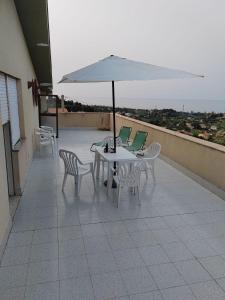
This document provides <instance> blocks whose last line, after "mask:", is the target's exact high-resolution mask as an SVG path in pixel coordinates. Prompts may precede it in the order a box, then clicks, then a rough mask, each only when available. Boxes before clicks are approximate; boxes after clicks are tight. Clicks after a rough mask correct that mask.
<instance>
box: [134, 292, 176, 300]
mask: <svg viewBox="0 0 225 300" xmlns="http://www.w3.org/2000/svg"><path fill="white" fill-rule="evenodd" d="M130 300H163V298H162V296H161V294H160V292H159V291H153V292H148V293H142V294H136V295H130ZM179 300H180V299H179Z"/></svg>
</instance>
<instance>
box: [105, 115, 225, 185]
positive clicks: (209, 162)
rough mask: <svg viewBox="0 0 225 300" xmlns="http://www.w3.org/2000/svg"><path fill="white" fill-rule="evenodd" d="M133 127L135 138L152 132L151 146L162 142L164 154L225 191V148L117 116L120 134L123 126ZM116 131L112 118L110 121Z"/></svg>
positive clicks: (150, 137) (149, 141)
mask: <svg viewBox="0 0 225 300" xmlns="http://www.w3.org/2000/svg"><path fill="white" fill-rule="evenodd" d="M123 125H124V126H130V127H132V134H131V138H133V137H134V135H135V132H136V131H137V130H144V131H148V133H149V135H148V139H147V145H148V144H150V143H152V142H159V143H160V144H161V145H162V154H163V155H165V156H166V157H168V158H169V159H171V160H173V161H175V162H176V163H178V164H179V165H181V166H183V167H184V168H186V169H188V170H190V171H191V172H193V173H194V174H196V175H198V176H200V177H202V178H203V179H205V180H207V181H209V182H210V183H212V184H214V185H215V186H217V187H218V188H221V189H223V190H225V147H224V146H221V145H217V144H215V143H211V142H207V141H204V140H200V139H198V138H194V137H190V136H187V135H185V134H182V133H179V132H175V131H172V130H169V129H164V128H162V127H159V126H155V125H151V124H148V123H145V122H141V121H138V120H135V119H132V118H128V117H124V116H121V115H116V127H117V131H118V130H119V129H120V127H121V126H123ZM110 126H111V128H112V115H111V117H110Z"/></svg>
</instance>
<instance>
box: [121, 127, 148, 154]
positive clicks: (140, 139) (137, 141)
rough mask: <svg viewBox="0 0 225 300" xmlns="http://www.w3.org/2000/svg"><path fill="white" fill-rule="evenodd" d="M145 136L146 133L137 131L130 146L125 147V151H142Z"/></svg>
mask: <svg viewBox="0 0 225 300" xmlns="http://www.w3.org/2000/svg"><path fill="white" fill-rule="evenodd" d="M147 136H148V132H146V131H141V130H138V131H137V132H136V134H135V137H134V140H133V142H132V144H131V145H129V146H127V147H126V149H127V150H129V151H133V152H136V151H140V150H143V148H144V145H145V143H146V140H147Z"/></svg>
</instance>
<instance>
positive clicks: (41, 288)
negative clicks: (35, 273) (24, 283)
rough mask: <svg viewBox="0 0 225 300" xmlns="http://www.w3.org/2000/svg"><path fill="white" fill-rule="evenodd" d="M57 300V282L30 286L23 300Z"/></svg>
mask: <svg viewBox="0 0 225 300" xmlns="http://www.w3.org/2000/svg"><path fill="white" fill-rule="evenodd" d="M44 299H46V300H59V281H55V282H47V283H41V284H36V285H30V286H28V287H27V289H26V295H25V300H44Z"/></svg>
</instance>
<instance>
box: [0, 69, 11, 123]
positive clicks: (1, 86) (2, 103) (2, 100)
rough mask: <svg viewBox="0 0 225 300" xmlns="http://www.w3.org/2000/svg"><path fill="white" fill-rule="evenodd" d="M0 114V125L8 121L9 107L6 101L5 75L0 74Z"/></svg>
mask: <svg viewBox="0 0 225 300" xmlns="http://www.w3.org/2000/svg"><path fill="white" fill-rule="evenodd" d="M0 114H1V119H2V124H5V123H7V122H8V121H9V107H8V101H7V90H6V79H5V75H4V74H2V73H0Z"/></svg>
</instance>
